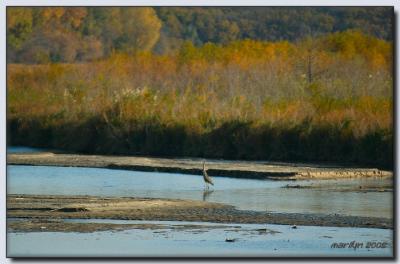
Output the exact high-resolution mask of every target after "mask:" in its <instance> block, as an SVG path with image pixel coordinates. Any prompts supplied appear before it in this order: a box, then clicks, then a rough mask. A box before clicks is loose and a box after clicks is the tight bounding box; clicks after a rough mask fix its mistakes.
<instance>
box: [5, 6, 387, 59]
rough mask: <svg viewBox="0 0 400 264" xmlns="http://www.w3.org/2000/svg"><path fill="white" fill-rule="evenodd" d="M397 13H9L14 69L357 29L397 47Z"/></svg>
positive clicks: (25, 10) (384, 10)
mask: <svg viewBox="0 0 400 264" xmlns="http://www.w3.org/2000/svg"><path fill="white" fill-rule="evenodd" d="M392 17H393V9H392V8H391V7H346V8H343V7H154V8H152V7H123V8H122V7H8V8H7V61H8V62H13V63H35V64H40V63H54V62H67V63H73V62H84V61H93V60H97V59H102V58H107V57H109V56H111V54H114V53H118V52H124V53H130V54H133V53H135V52H141V51H151V52H155V53H157V54H173V53H176V52H178V51H179V50H180V48H181V47H182V46H183V45H185V43H187V42H191V43H192V44H193V45H194V46H196V47H198V46H202V45H205V44H207V43H212V44H216V45H225V44H228V43H230V42H233V41H240V40H245V39H252V40H259V41H283V40H287V41H290V42H293V41H296V40H299V39H303V38H304V37H306V36H312V37H318V36H320V35H323V34H327V33H333V32H340V31H346V30H349V29H356V30H358V31H361V32H363V33H364V34H368V35H370V36H374V37H376V38H379V39H384V40H391V39H392V31H391V29H392V24H393V21H392Z"/></svg>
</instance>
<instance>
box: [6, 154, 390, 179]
mask: <svg viewBox="0 0 400 264" xmlns="http://www.w3.org/2000/svg"><path fill="white" fill-rule="evenodd" d="M202 162H203V159H189V158H188V159H183V158H169V159H167V158H149V157H128V156H99V155H77V154H56V153H51V152H37V153H18V154H8V155H7V164H9V165H38V166H40V165H46V166H64V167H93V168H109V169H124V170H136V171H154V172H170V173H183V174H198V175H201V174H202ZM206 166H207V168H208V174H209V175H211V176H222V177H223V176H225V177H237V178H252V179H275V180H288V179H291V180H302V179H340V178H360V177H376V178H381V177H392V175H393V173H392V172H391V171H382V170H378V169H374V168H353V167H346V168H344V167H339V166H324V165H315V164H302V163H278V162H263V161H224V160H207V161H206Z"/></svg>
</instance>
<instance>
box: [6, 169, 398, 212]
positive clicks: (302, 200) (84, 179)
mask: <svg viewBox="0 0 400 264" xmlns="http://www.w3.org/2000/svg"><path fill="white" fill-rule="evenodd" d="M7 169H8V173H7V180H8V181H7V185H8V186H7V187H8V193H10V194H52V195H96V196H126V197H150V198H177V199H193V200H205V201H210V202H220V203H226V204H230V205H233V206H236V207H237V208H238V209H243V210H258V211H272V212H299V213H328V214H333V213H338V214H345V215H358V216H379V217H391V215H392V192H367V193H364V192H342V191H329V190H313V189H287V188H281V187H283V186H285V185H287V184H294V182H293V181H271V180H252V179H237V178H226V177H214V182H215V185H214V187H212V189H211V190H210V191H207V192H205V191H204V187H203V186H204V184H203V179H202V177H201V176H198V175H186V174H176V173H156V172H138V171H124V170H111V169H100V168H75V167H51V166H18V165H16V166H14V165H11V166H7ZM368 181H371V180H340V181H339V180H338V181H334V180H332V181H330V180H326V181H322V182H323V184H326V185H328V186H335V185H339V184H346V185H355V186H358V185H360V184H366V183H368ZM313 183H315V181H302V182H301V183H300V184H313ZM318 183H319V184H321V181H318ZM295 184H299V182H295ZM382 184H384V183H382ZM386 184H387V183H386Z"/></svg>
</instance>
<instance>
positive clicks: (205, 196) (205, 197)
mask: <svg viewBox="0 0 400 264" xmlns="http://www.w3.org/2000/svg"><path fill="white" fill-rule="evenodd" d="M213 192H214V190H210V189H204V191H203V202H207V200H209V198H210V195H211V194H212V193H213Z"/></svg>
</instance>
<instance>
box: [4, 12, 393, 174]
mask: <svg viewBox="0 0 400 264" xmlns="http://www.w3.org/2000/svg"><path fill="white" fill-rule="evenodd" d="M52 15H53V14H51V16H52ZM49 16H50V15H49ZM68 23H71V26H74V25H76V23H78V22H76V23H75V22H74V21H71V22H68ZM392 56H393V55H392V43H391V42H388V41H384V40H380V39H377V38H374V37H370V36H367V35H364V34H362V33H360V32H358V31H346V32H341V33H333V34H327V35H322V36H319V37H313V38H304V39H302V40H299V41H297V42H287V41H281V42H265V41H255V40H240V41H232V42H229V43H227V44H214V43H206V44H204V45H201V46H195V45H193V44H192V43H191V42H185V43H184V44H183V45H182V47H181V48H180V49H179V50H178V51H177V52H175V53H172V54H169V55H156V54H154V53H152V52H150V51H134V52H118V53H117V52H114V53H113V54H111V55H110V56H109V58H107V59H103V60H97V61H93V62H86V63H74V64H67V63H64V64H61V63H58V64H40V65H27V64H9V65H8V75H7V87H8V120H9V132H10V133H9V135H10V137H9V139H10V143H12V144H24V145H32V146H41V147H53V148H60V149H64V150H70V151H78V152H84V153H103V154H129V155H132V154H133V155H137V154H140V155H159V156H160V155H161V156H168V155H169V156H198V157H212V158H227V159H265V160H278V161H306V162H333V163H346V164H356V165H363V166H379V167H386V168H389V167H391V166H392V162H393V160H392V156H393V152H392V144H393V115H392V111H393V101H392V93H393V90H392V87H393V83H392V67H393V65H392Z"/></svg>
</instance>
